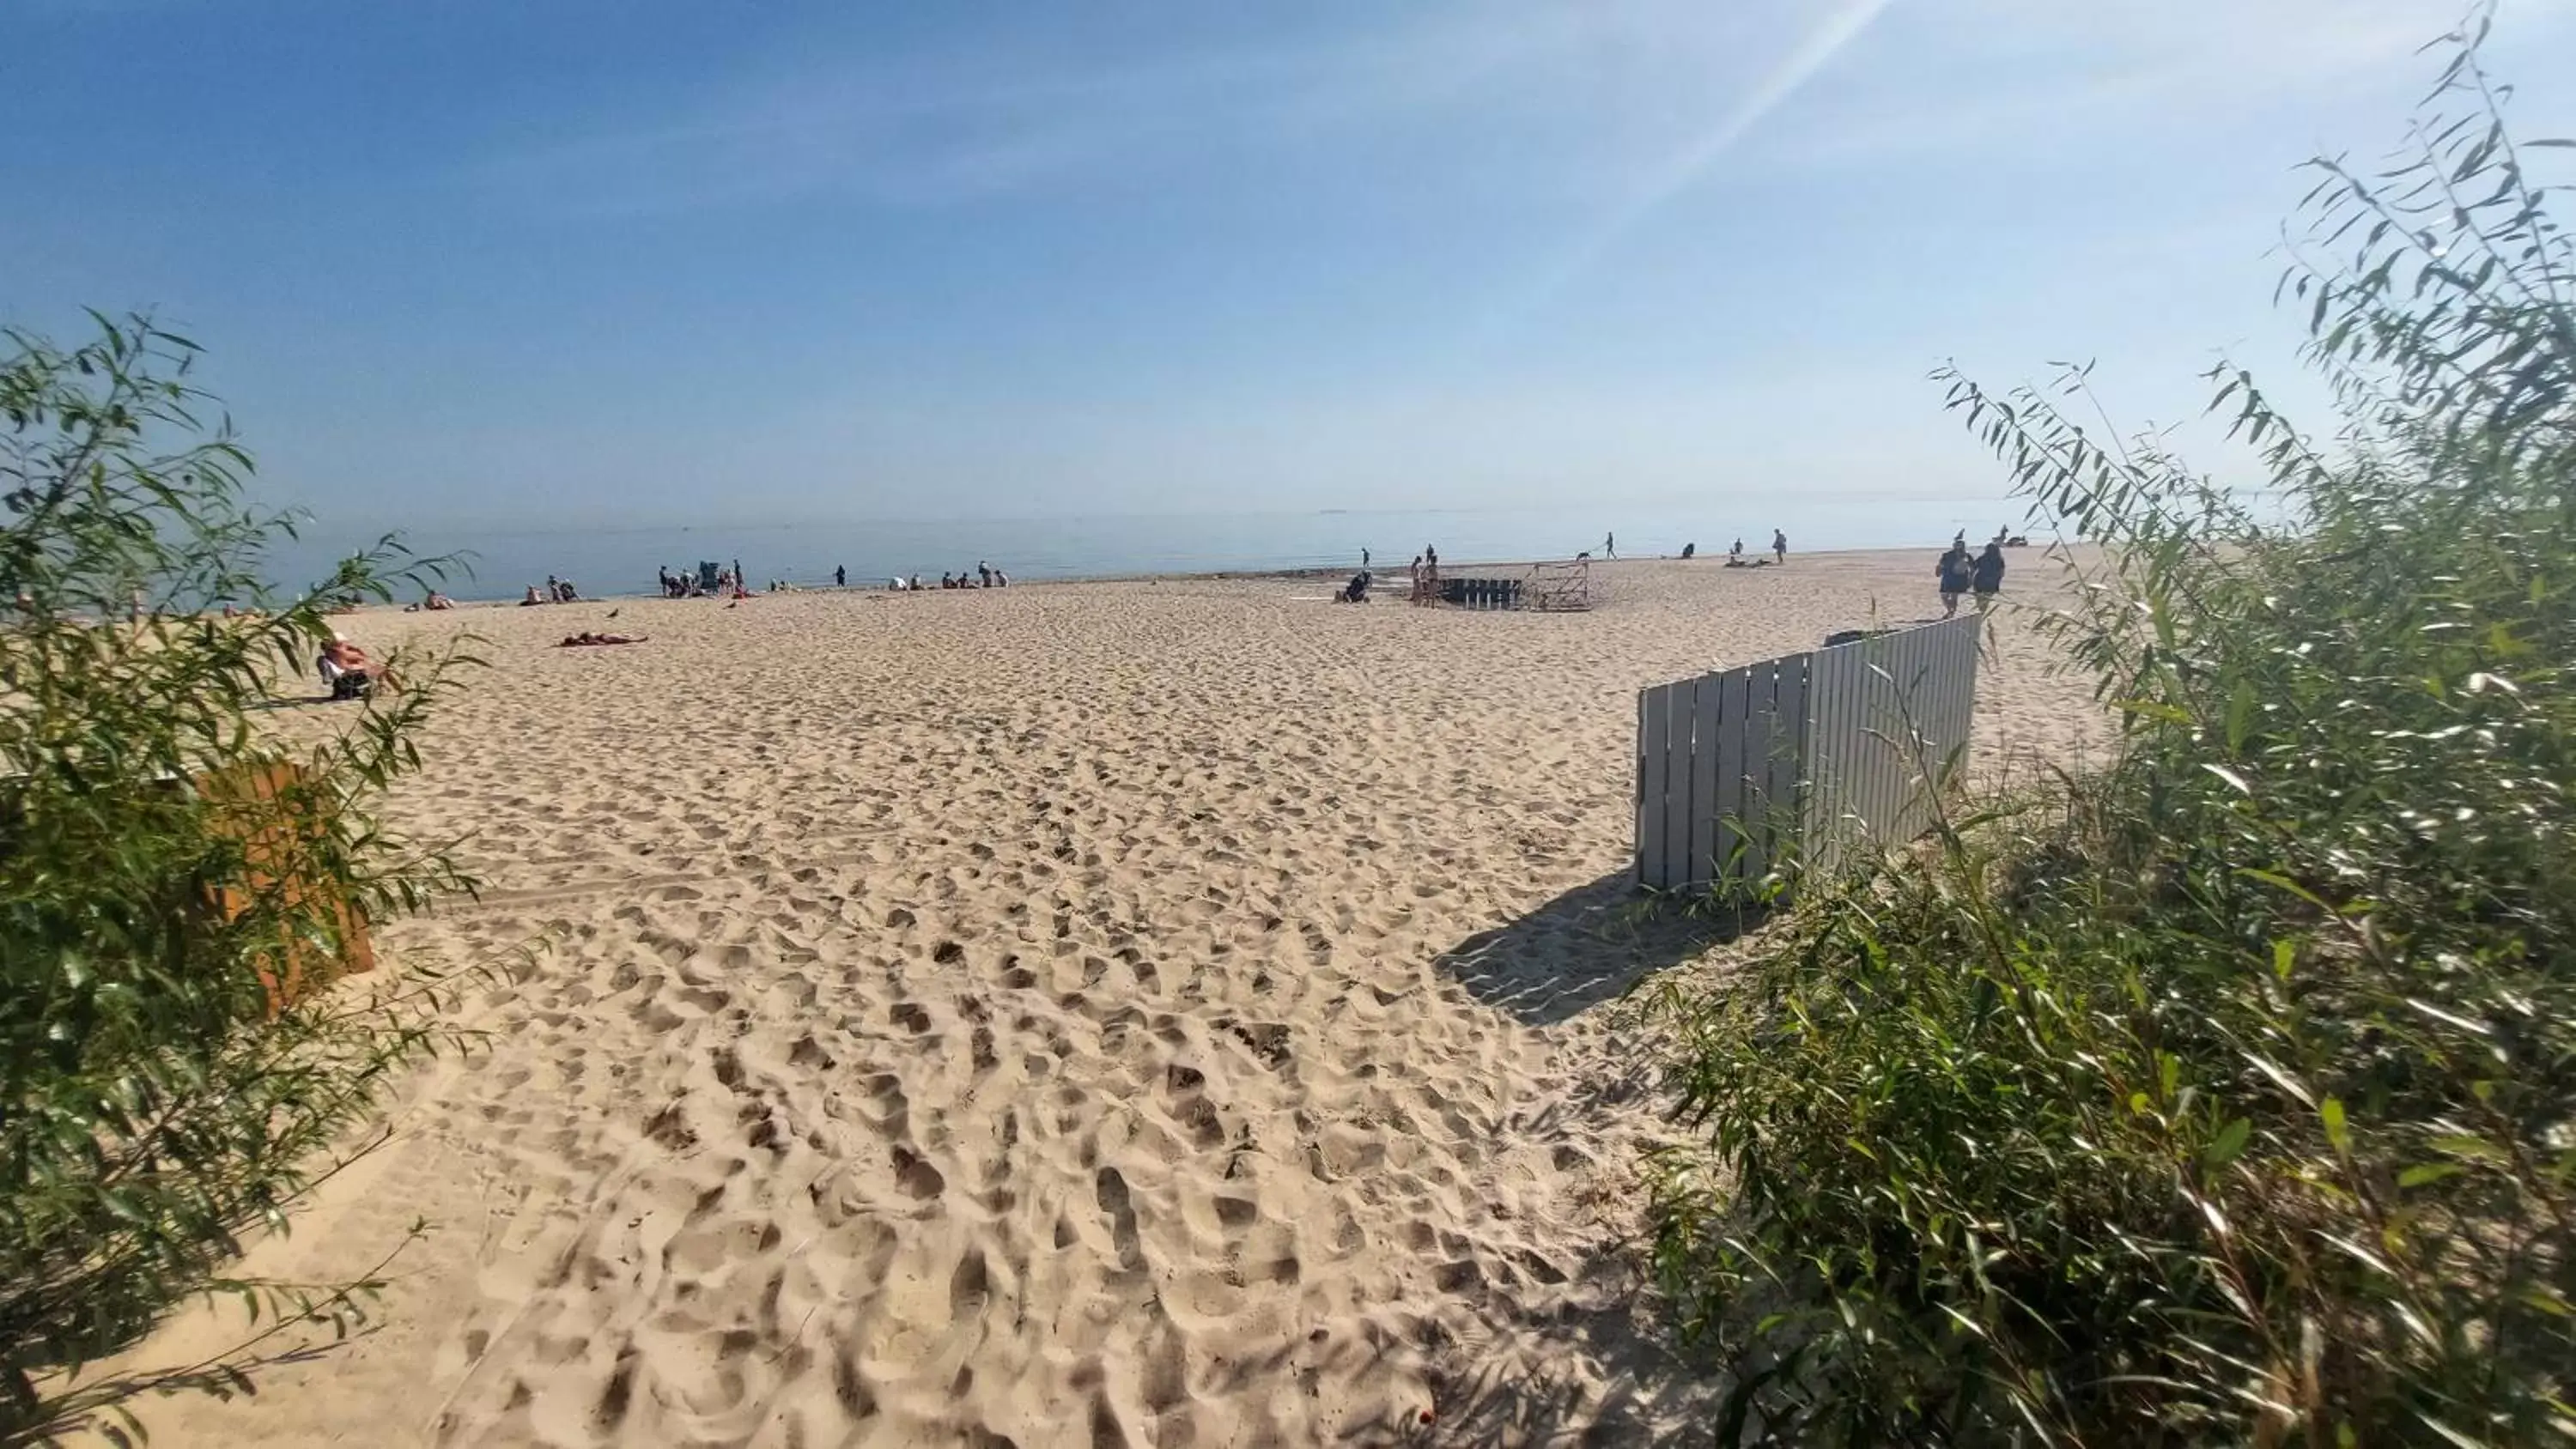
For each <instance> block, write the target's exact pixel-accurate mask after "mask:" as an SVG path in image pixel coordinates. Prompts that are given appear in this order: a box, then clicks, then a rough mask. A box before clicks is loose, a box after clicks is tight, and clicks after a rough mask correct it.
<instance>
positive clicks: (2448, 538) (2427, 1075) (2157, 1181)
mask: <svg viewBox="0 0 2576 1449" xmlns="http://www.w3.org/2000/svg"><path fill="white" fill-rule="evenodd" d="M2482 37H2483V23H2482V22H2481V23H2480V24H2479V25H2478V26H2475V27H2473V28H2472V29H2470V30H2468V31H2465V32H2463V33H2462V34H2459V35H2456V36H2454V37H2452V38H2451V44H2452V46H2453V47H2454V50H2453V59H2452V63H2451V64H2450V65H2449V66H2448V68H2447V69H2446V70H2445V72H2444V74H2443V76H2442V81H2441V85H2440V87H2439V88H2438V90H2437V91H2436V92H2435V93H2434V96H2433V97H2432V99H2431V100H2430V101H2429V102H2428V105H2427V114H2426V118H2425V119H2423V120H2422V121H2420V122H2419V123H2418V124H2417V125H2416V127H2415V128H2414V129H2413V130H2412V132H2411V133H2410V137H2409V144H2408V149H2407V151H2406V153H2405V155H2404V156H2403V157H2402V158H2401V159H2400V161H2399V162H2398V163H2397V164H2396V165H2394V166H2393V168H2391V169H2388V170H2386V171H2383V172H2378V173H2373V174H2365V173H2364V172H2362V171H2359V170H2356V169H2354V168H2351V167H2348V166H2347V165H2345V164H2344V163H2343V162H2341V161H2322V162H2319V163H2317V168H2318V181H2317V185H2316V188H2315V190H2313V191H2312V192H2311V193H2310V194H2309V196H2308V198H2307V200H2306V202H2305V204H2304V214H2305V218H2306V220H2307V222H2308V223H2309V225H2308V226H2307V228H2306V229H2305V230H2304V232H2303V233H2302V234H2301V235H2300V237H2299V238H2298V239H2297V240H2296V241H2295V242H2294V243H2293V246H2292V254H2293V257H2294V261H2293V264H2292V266H2291V268H2290V271H2289V274H2288V275H2287V276H2286V277H2285V278H2284V285H2283V295H2284V297H2285V298H2286V299H2288V300H2289V301H2291V302H2292V304H2293V305H2296V306H2297V307H2298V308H2299V309H2300V311H2301V315H2302V317H2303V319H2304V321H2305V322H2306V324H2307V326H2308V327H2309V329H2310V333H2311V341H2310V345H2309V348H2308V356H2309V359H2310V361H2311V362H2312V363H2313V365H2314V366H2315V367H2317V368H2318V369H2320V370H2321V372H2322V373H2323V375H2324V376H2325V377H2326V378H2327V379H2328V380H2329V381H2330V382H2331V383H2332V384H2333V389H2334V395H2335V396H2336V397H2337V398H2338V399H2339V401H2340V410H2339V411H2340V418H2339V424H2340V431H2339V433H2338V434H2337V435H2336V436H2335V437H2333V438H2332V439H2331V440H2330V441H2319V440H2313V439H2312V437H2311V436H2310V435H2308V434H2303V433H2301V432H2299V431H2297V430H2296V429H2294V428H2293V427H2292V426H2291V424H2290V423H2289V422H2288V421H2287V420H2286V419H2284V418H2282V417H2281V416H2279V415H2278V414H2277V413H2276V412H2275V411H2274V410H2273V408H2272V406H2271V404H2270V403H2269V402H2268V401H2267V399H2266V398H2265V397H2264V395H2263V394H2262V393H2261V392H2260V391H2259V390H2258V389H2257V388H2256V386H2255V383H2254V380H2253V379H2252V378H2250V377H2248V376H2245V375H2244V374H2242V373H2240V372H2237V371H2234V370H2232V369H2221V370H2220V371H2218V372H2217V373H2215V374H2213V384H2214V386H2215V388H2216V392H2217V401H2216V404H2215V405H2216V406H2217V407H2219V408H2221V409H2223V410H2225V413H2226V415H2227V416H2229V417H2230V418H2231V419H2232V421H2233V423H2234V428H2235V434H2236V436H2237V437H2238V438H2240V439H2242V440H2244V441H2245V442H2247V443H2249V444H2251V445H2252V451H2253V452H2254V454H2255V455H2257V456H2259V458H2260V460H2261V463H2262V467H2263V471H2264V473H2266V474H2267V475H2268V477H2267V478H2266V479H2265V480H2264V481H2265V482H2266V483H2268V485H2269V488H2270V490H2277V494H2278V495H2279V496H2280V497H2281V498H2284V499H2286V500H2287V501H2288V504H2289V522H2288V523H2287V524H2286V525H2284V526H2272V525H2267V524H2266V523H2265V522H2263V521H2260V520H2258V519H2257V518H2256V517H2254V516H2253V515H2251V514H2249V513H2248V512H2247V511H2245V510H2244V509H2243V508H2241V507H2239V506H2238V505H2237V504H2236V503H2235V502H2234V501H2233V500H2234V495H2233V494H2231V493H2228V492H2225V491H2221V490H2219V489H2217V488H2215V487H2213V486H2211V485H2210V484H2208V483H2207V482H2205V481H2204V480H2202V479H2201V478H2200V477H2198V476H2197V475H2195V474H2193V473H2192V472H2190V471H2189V470H2188V468H2187V467H2186V466H2185V465H2184V464H2183V463H2182V462H2181V461H2180V460H2179V459H2177V458H2174V457H2171V456H2169V455H2167V454H2166V452H2165V451H2164V450H2163V449H2162V448H2161V446H2159V445H2158V444H2156V443H2155V442H2154V441H2152V440H2149V441H2146V442H2139V443H2123V442H2121V441H2118V440H2116V439H2113V438H2110V437H2106V436H2102V435H2100V434H2097V433H2094V432H2089V431H2087V429H2086V427H2085V426H2084V425H2083V423H2082V422H2080V421H2078V420H2076V418H2074V417H2073V416H2071V413H2072V411H2073V409H2072V408H2071V407H2070V406H2069V402H2068V398H2069V397H2070V396H2080V395H2081V394H2082V393H2083V382H2082V379H2081V377H2080V376H2076V377H2071V378H2069V379H2068V380H2067V386H2066V391H2065V392H2062V393H2061V392H2052V393H2048V394H2042V393H2039V392H2034V391H2028V390H2025V391H2022V392H2018V393H2015V394H2012V395H2009V396H1995V395H1992V394H1989V393H1988V392H1986V391H1984V390H1982V389H1981V388H1979V387H1978V386H1977V385H1975V384H1974V383H1973V382H1971V381H1969V380H1967V379H1964V378H1960V377H1957V376H1955V375H1952V374H1947V373H1945V374H1943V377H1944V380H1945V381H1946V382H1947V384H1948V386H1949V396H1950V401H1951V405H1952V406H1953V407H1954V408H1955V409H1956V410H1957V411H1958V412H1959V413H1960V414H1961V415H1962V416H1963V418H1964V419H1965V420H1966V421H1967V423H1968V424H1969V425H1970V426H1971V427H1972V428H1974V429H1975V430H1976V431H1977V432H1978V433H1979V435H1980V436H1981V437H1982V438H1984V440H1985V441H1986V442H1987V443H1988V444H1989V445H1991V446H1992V447H1993V449H1994V450H1995V451H1996V453H1997V454H1998V456H1999V457H2000V458H2001V459H2002V460H2003V461H2004V462H2005V463H2006V464H2007V466H2009V467H2010V469H2011V470H2012V472H2013V475H2014V479H2015V482H2016V485H2017V486H2018V487H2019V489H2020V490H2021V492H2022V493H2023V494H2024V496H2026V497H2027V498H2028V499H2029V500H2031V502H2032V504H2033V509H2034V513H2035V514H2036V515H2038V516H2039V517H2040V519H2041V521H2043V522H2045V521H2050V520H2053V521H2055V522H2057V523H2058V524H2059V525H2061V526H2062V527H2063V528H2064V529H2065V530H2066V531H2067V532H2069V533H2071V534H2073V535H2075V536H2078V537H2082V538H2086V539H2091V540H2097V541H2100V542H2102V543H2103V544H2105V545H2107V546H2108V547H2107V549H2106V552H2105V558H2106V562H2105V563H2104V565H2103V566H2102V567H2101V569H2100V570H2099V572H2098V573H2096V574H2095V575H2094V576H2092V577H2090V578H2088V579H2087V580H2086V581H2085V586H2084V588H2083V589H2082V591H2081V592H2080V594H2079V596H2078V598H2077V600H2076V601H2075V602H2074V603H2073V605H2072V606H2071V607H2069V608H2068V609H2067V610H2066V611H2065V612H2064V613H2062V614H2061V615H2059V616H2058V617H2057V618H2056V619H2055V621H2054V624H2053V627H2054V628H2055V629H2056V630H2057V632H2058V634H2059V636H2060V637H2061V639H2062V641H2063V643H2064V644H2065V645H2066V647H2067V648H2068V650H2069V651H2070V652H2071V654H2072V656H2073V657H2074V658H2075V659H2076V660H2078V661H2079V662H2080V664H2081V666H2082V667H2084V668H2086V669H2089V670H2090V671H2092V672H2093V674H2094V675H2095V676H2096V677H2097V679H2098V681H2099V686H2100V697H2101V698H2102V700H2103V701H2104V702H2105V703H2106V704H2107V705H2109V706H2111V707H2112V708H2113V709H2115V710H2116V711H2117V714H2118V717H2119V719H2120V720H2121V722H2122V729H2121V737H2120V742H2119V748H2118V750H2117V752H2116V758H2115V759H2114V761H2113V762H2112V763H2111V764H2110V765H2109V766H2108V767H2107V768H2105V769H2103V770H2102V771H2100V772H2098V773H2095V774H2092V775H2088V776H2086V777H2084V778H2080V779H2064V780H2060V781H2058V782H2055V783H2054V784H2051V785H2050V786H2048V787H2046V788H2044V789H2040V790H2036V791H2032V792H2027V793H2024V794H2022V795H2019V796H2017V797H2016V798H2013V799H2010V800H2001V801H1989V802H1984V803H1982V804H1978V805H1975V806H1971V807H1967V808H1964V809H1960V810H1958V811H1957V812H1955V813H1953V814H1952V815H1951V816H1949V817H1948V818H1946V819H1945V820H1944V822H1943V825H1942V828H1941V829H1940V830H1939V831H1938V832H1937V833H1936V835H1935V837H1934V839H1933V840H1932V841H1931V842H1930V843H1929V844H1928V845H1927V847H1926V848H1924V849H1922V850H1920V851H1917V852H1914V853H1911V854H1907V855H1904V856H1902V857H1900V858H1897V859H1894V860H1891V861H1889V862H1886V863H1885V864H1884V865H1883V866H1877V867H1873V868H1872V869H1871V870H1870V871H1869V873H1867V874H1866V875H1865V876H1863V877H1861V878H1858V879H1849V880H1845V881H1841V882H1811V883H1809V901H1808V904H1807V905H1806V906H1805V907H1803V908H1802V909H1801V910H1800V911H1799V912H1798V913H1797V915H1796V916H1795V918H1794V920H1793V923H1792V924H1791V925H1790V926H1789V927H1788V928H1787V929H1786V930H1785V932H1784V934H1783V935H1782V937H1781V938H1780V939H1779V940H1778V942H1777V944H1776V945H1775V946H1774V947H1772V948H1771V949H1769V950H1767V951H1766V952H1764V953H1763V955H1762V956H1761V958H1760V959H1759V960H1757V961H1756V962H1754V963H1753V964H1752V966H1751V967H1750V968H1749V970H1748V971H1747V973H1746V974H1745V975H1744V976H1742V977H1741V978H1739V979H1738V980H1737V981H1736V982H1734V983H1732V984H1730V985H1728V986H1726V987H1723V988H1721V989H1718V990H1714V991H1706V992H1697V993H1692V992H1684V991H1682V990H1680V989H1678V988H1677V989H1675V991H1674V992H1673V994H1671V995H1669V996H1668V997H1667V998H1666V999H1665V1000H1664V1002H1663V1003H1662V1004H1663V1005H1664V1006H1665V1007H1666V1008H1667V1009H1668V1010H1669V1011H1670V1012H1671V1014H1672V1020H1673V1021H1674V1023H1675V1024H1676V1026H1677V1029H1678V1041H1679V1043H1680V1046H1679V1049H1678V1052H1677V1055H1676V1058H1675V1061H1674V1073H1675V1080H1676V1083H1677V1085H1678V1087H1679V1101H1680V1111H1681V1113H1682V1115H1683V1118H1684V1120H1685V1121H1687V1122H1688V1123H1689V1124H1691V1125H1692V1126H1693V1127H1694V1128H1695V1129H1696V1131H1697V1133H1698V1136H1699V1139H1700V1145H1699V1146H1698V1147H1696V1148H1694V1149H1692V1150H1688V1151H1683V1152H1677V1153H1674V1154H1671V1155H1668V1156H1666V1157H1665V1158H1663V1159H1662V1160H1661V1161H1660V1163H1659V1164H1658V1172H1657V1175H1656V1187H1655V1195H1656V1203H1655V1206H1656V1213H1657V1218H1656V1220H1657V1224H1658V1228H1657V1242H1656V1248H1657V1254H1658V1266H1659V1269H1660V1274H1661V1278H1662V1281H1663V1285H1664V1287H1665V1288H1666V1289H1667V1291H1668V1292H1669V1294H1670V1295H1671V1297H1672V1299H1673V1301H1674V1302H1675V1304H1676V1305H1677V1308H1678V1311H1679V1313H1680V1315H1681V1321H1682V1324H1683V1326H1684V1328H1685V1329H1686V1330H1687V1331H1688V1332H1689V1333H1690V1334H1691V1335H1693V1336H1694V1337H1696V1338H1697V1339H1698V1340H1699V1341H1701V1342H1702V1343H1704V1344H1706V1345H1707V1346H1708V1347H1709V1348H1711V1349H1712V1350H1713V1351H1715V1352H1716V1353H1717V1354H1719V1355H1720V1356H1721V1357H1722V1359H1723V1360H1724V1362H1725V1363H1726V1365H1727V1366H1728V1367H1729V1368H1730V1369H1731V1371H1732V1372H1733V1373H1734V1375H1735V1376H1736V1386H1735V1392H1734V1395H1733V1396H1732V1398H1731V1399H1730V1401H1729V1404H1728V1409H1727V1415H1726V1418H1725V1420H1724V1422H1723V1423H1722V1424H1721V1425H1720V1430H1721V1434H1722V1437H1724V1438H1726V1439H1728V1440H1730V1441H1751V1440H1755V1439H1770V1440H1776V1441H1780V1442H1797V1443H1842V1444H1876V1443H1949V1442H1961V1443H1983V1442H2012V1443H2033V1444H2096V1445H2129V1444H2157V1443H2202V1442H2210V1443H2219V1442H2224V1443H2240V1442H2254V1443H2263V1444H2287V1443H2300V1444H2314V1445H2329V1444H2334V1445H2342V1444H2376V1443H2442V1444H2453V1445H2462V1444H2523V1443H2537V1442H2564V1441H2566V1440H2568V1439H2570V1438H2576V1408H2571V1404H2570V1392H2571V1390H2570V1381H2571V1378H2576V1317H2571V1303H2572V1302H2576V840H2571V836H2570V827H2571V825H2572V824H2576V804H2571V798H2570V796H2571V791H2576V679H2571V676H2570V670H2571V669H2576V528H2572V527H2571V524H2576V514H2571V509H2576V499H2571V496H2570V488H2571V470H2576V395H2571V389H2576V308H2571V302H2570V299H2571V288H2572V287H2576V268H2571V257H2570V253H2569V249H2568V245H2567V241H2566V238H2565V236H2564V234H2563V233H2561V232H2560V231H2559V229H2558V226H2557V224H2556V223H2555V222H2554V221H2553V220H2552V218H2551V216H2550V214H2549V212H2548V209H2547V191H2546V190H2545V189H2544V188H2543V187H2541V186H2540V185H2539V184H2538V182H2537V181H2535V180H2534V178H2533V176H2532V175H2531V173H2530V172H2529V171H2528V170H2527V169H2526V166H2527V160H2528V159H2529V158H2530V157H2532V156H2534V155H2539V154H2543V153H2541V152H2540V151H2538V150H2537V149H2536V147H2548V146H2563V145H2565V144H2566V143H2561V142H2541V143H2534V145H2528V146H2520V147H2518V146H2517V145H2516V144H2515V142H2514V141H2513V140H2512V139H2511V137H2510V136H2509V134H2508V132H2507V131H2506V129H2505V127H2504V125H2503V123H2502V120H2501V117H2500V106H2501V101H2502V97H2501V96H2500V95H2499V94H2498V93H2497V91H2496V90H2495V88H2493V87H2492V86H2491V85H2490V84H2489V82H2488V79H2487V77H2486V76H2485V74H2484V73H2483V72H2482V70H2481V69H2480V67H2479V65H2478V62H2477V44H2478V42H2479V40H2480V39H2481V38H2482Z"/></svg>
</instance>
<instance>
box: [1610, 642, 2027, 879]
mask: <svg viewBox="0 0 2576 1449" xmlns="http://www.w3.org/2000/svg"><path fill="white" fill-rule="evenodd" d="M1980 622H1981V621H1980V620H1978V619H1976V618H1974V617H1972V616H1964V615H1963V616H1961V617H1958V618H1954V619H1944V620H1941V621H1939V622H1937V623H1931V624H1923V625H1918V626H1913V627H1909V628H1901V629H1891V630H1887V631H1884V632H1879V633H1875V634H1871V635H1869V636H1867V637H1864V638H1861V639H1858V640H1855V641H1853V642H1850V643H1844V644H1837V645H1833V646H1830V647H1826V648H1820V649H1814V650H1810V651H1808V652H1806V653H1803V654H1788V655H1783V656H1781V657H1780V658H1777V659H1765V660H1763V661H1761V662H1760V663H1756V664H1748V665H1744V666H1741V667H1739V668H1734V669H1722V670H1718V671H1716V672H1715V673H1711V674H1703V675H1701V676H1699V677H1697V678H1695V679H1684V680H1678V681H1675V682H1673V683H1671V684H1661V685H1657V686H1655V687H1653V688H1651V689H1646V690H1642V691H1640V692H1639V694H1638V696H1637V881H1638V883H1639V884H1640V885H1643V886H1648V887H1652V888H1654V889H1658V890H1689V891H1714V892H1716V893H1718V894H1721V895H1728V896H1735V897H1746V896H1750V895H1753V894H1757V893H1759V892H1760V891H1761V890H1763V889H1764V888H1765V882H1767V881H1770V880H1772V879H1773V878H1774V877H1775V876H1778V877H1781V878H1784V879H1794V878H1795V877H1796V876H1797V875H1799V874H1803V873H1819V872H1821V873H1828V874H1830V873H1833V872H1837V871H1840V870H1843V869H1845V868H1846V867H1848V866H1849V865H1851V864H1852V863H1854V862H1856V861H1857V860H1859V859H1860V858H1861V857H1862V855H1863V854H1864V853H1865V852H1867V851H1870V850H1877V849H1885V848H1888V847H1891V846H1895V845H1899V844H1902V843H1904V842H1905V841H1909V840H1912V839H1914V838H1915V837H1917V836H1919V835H1921V834H1922V833H1923V831H1924V830H1925V829H1926V828H1927V827H1928V826H1929V825H1930V823H1931V820H1932V810H1933V806H1934V805H1935V803H1936V801H1937V799H1938V797H1939V794H1940V792H1941V791H1942V790H1944V789H1946V788H1947V786H1948V783H1949V780H1950V777H1951V771H1952V770H1953V768H1954V767H1955V766H1956V765H1957V763H1958V762H1959V760H1960V759H1961V758H1962V756H1963V754H1964V752H1965V749H1966V746H1967V743H1968V732H1969V726H1970V721H1971V720H1972V718H1973V717H1974V715H1975V712H1976V689H1977V649H1978V644H1979V640H1980V634H1979V626H1980Z"/></svg>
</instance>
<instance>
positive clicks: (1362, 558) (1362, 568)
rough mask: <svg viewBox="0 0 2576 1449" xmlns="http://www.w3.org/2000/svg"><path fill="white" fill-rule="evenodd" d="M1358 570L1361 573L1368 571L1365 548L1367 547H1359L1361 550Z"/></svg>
mask: <svg viewBox="0 0 2576 1449" xmlns="http://www.w3.org/2000/svg"><path fill="white" fill-rule="evenodd" d="M1360 572H1361V573H1367V572H1368V550H1367V549H1361V550H1360Z"/></svg>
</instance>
